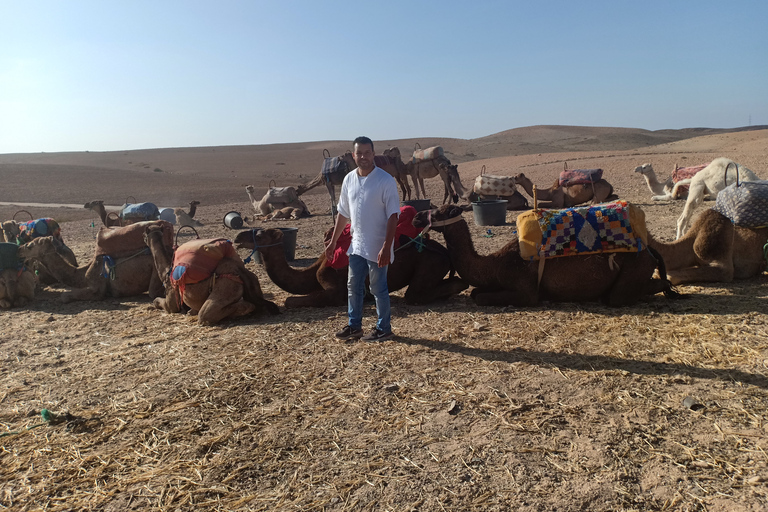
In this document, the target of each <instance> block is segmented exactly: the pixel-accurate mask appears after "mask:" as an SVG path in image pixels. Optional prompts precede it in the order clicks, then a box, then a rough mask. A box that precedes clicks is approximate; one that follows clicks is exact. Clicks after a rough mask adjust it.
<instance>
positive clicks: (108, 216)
mask: <svg viewBox="0 0 768 512" xmlns="http://www.w3.org/2000/svg"><path fill="white" fill-rule="evenodd" d="M83 208H85V209H86V210H93V211H94V212H96V214H97V215H98V216H99V218H100V219H101V222H102V223H103V224H104V225H105V226H106V227H108V228H109V227H113V226H120V225H121V222H120V212H119V211H117V210H112V211H109V212H107V209H106V208H104V201H89V202H87V203H85V204H84V205H83Z"/></svg>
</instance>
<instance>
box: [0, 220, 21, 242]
mask: <svg viewBox="0 0 768 512" xmlns="http://www.w3.org/2000/svg"><path fill="white" fill-rule="evenodd" d="M0 230H2V240H0V241H2V242H8V243H12V244H15V243H16V240H17V239H18V238H19V235H20V234H21V228H20V227H19V223H18V222H16V221H15V220H6V221H4V222H2V223H0Z"/></svg>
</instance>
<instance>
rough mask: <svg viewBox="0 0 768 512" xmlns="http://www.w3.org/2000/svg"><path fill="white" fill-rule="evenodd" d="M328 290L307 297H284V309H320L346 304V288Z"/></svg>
mask: <svg viewBox="0 0 768 512" xmlns="http://www.w3.org/2000/svg"><path fill="white" fill-rule="evenodd" d="M343 285H344V286H340V287H338V288H329V289H325V290H322V291H319V292H314V293H310V294H309V295H292V296H290V297H286V299H285V307H286V308H288V309H292V308H322V307H326V306H343V305H345V304H346V303H347V287H346V282H345V283H343Z"/></svg>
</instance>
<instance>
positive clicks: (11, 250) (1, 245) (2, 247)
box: [0, 242, 22, 271]
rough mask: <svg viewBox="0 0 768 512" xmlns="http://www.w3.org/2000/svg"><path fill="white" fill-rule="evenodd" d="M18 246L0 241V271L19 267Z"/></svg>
mask: <svg viewBox="0 0 768 512" xmlns="http://www.w3.org/2000/svg"><path fill="white" fill-rule="evenodd" d="M18 253H19V246H18V245H16V244H12V243H10V242H0V271H2V270H7V269H13V270H18V269H19V268H21V266H22V263H21V262H20V261H19V255H18Z"/></svg>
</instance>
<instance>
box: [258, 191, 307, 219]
mask: <svg viewBox="0 0 768 512" xmlns="http://www.w3.org/2000/svg"><path fill="white" fill-rule="evenodd" d="M254 190H255V189H254V188H253V185H248V186H247V187H245V193H246V194H248V199H249V200H250V201H251V204H252V205H253V209H254V210H256V216H257V217H260V216H261V217H265V220H269V219H272V218H274V217H275V211H277V210H280V211H281V213H279V214H277V216H278V218H294V219H298V218H301V217H307V216H309V208H307V205H306V204H304V201H302V200H301V199H299V192H298V191H297V190H295V189H294V188H293V187H284V188H280V189H275V188H271V187H270V189H269V190H268V191H267V193H266V194H264V197H262V198H261V199H256V196H254V195H253V192H254ZM286 208H290V210H286Z"/></svg>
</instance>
